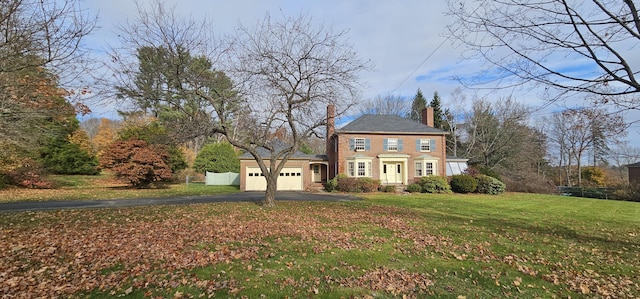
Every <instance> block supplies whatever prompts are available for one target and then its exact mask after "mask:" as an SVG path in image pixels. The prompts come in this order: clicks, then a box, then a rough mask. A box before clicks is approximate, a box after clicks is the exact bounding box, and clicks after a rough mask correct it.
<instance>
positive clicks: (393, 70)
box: [82, 0, 640, 145]
mask: <svg viewBox="0 0 640 299" xmlns="http://www.w3.org/2000/svg"><path fill="white" fill-rule="evenodd" d="M150 2H151V1H149V0H139V3H141V4H143V5H148V3H150ZM163 2H164V3H165V4H166V5H169V6H173V5H176V6H177V10H178V12H180V13H183V14H185V15H191V16H193V17H195V18H201V17H205V16H206V17H207V18H209V20H211V21H212V22H213V25H214V27H215V28H214V32H217V33H219V34H230V33H232V32H233V30H234V29H235V28H237V27H238V25H239V24H243V25H248V26H251V25H253V24H255V22H256V21H257V20H259V19H262V18H263V17H264V16H265V14H266V13H270V14H271V16H272V17H274V18H275V17H278V16H281V15H283V14H284V15H294V16H295V15H299V14H300V13H305V14H308V15H310V16H311V17H312V18H313V20H314V21H315V22H317V23H318V24H323V25H324V26H330V27H333V28H334V29H335V30H342V29H348V30H349V33H348V37H349V42H350V43H351V44H352V45H353V46H354V49H355V50H356V52H357V53H358V54H359V55H360V58H361V59H363V60H371V62H372V63H373V64H374V70H373V71H371V72H367V73H363V74H362V81H363V82H365V84H366V89H365V90H364V91H363V98H364V99H372V98H375V97H376V96H384V95H389V94H392V95H399V96H404V97H407V98H412V97H413V95H415V93H416V91H417V89H418V88H419V89H421V90H422V92H423V94H424V95H425V97H426V98H427V99H428V100H429V99H431V97H432V96H433V93H434V92H435V91H437V92H438V93H439V94H440V97H441V99H442V101H443V105H445V106H447V105H453V104H454V103H452V102H451V100H450V98H451V92H452V91H453V90H454V89H455V88H456V87H460V86H461V85H460V84H459V82H458V81H457V80H455V78H454V77H456V76H458V77H462V78H470V77H471V76H475V75H477V73H478V72H484V73H485V74H486V75H487V77H485V78H483V79H489V78H491V76H494V75H495V74H496V72H495V70H490V69H486V66H484V65H483V63H482V62H480V61H461V60H460V54H461V51H462V49H460V48H459V47H456V46H454V45H453V44H452V43H451V41H448V40H447V38H446V37H445V26H446V25H447V24H448V21H449V19H448V17H447V16H445V14H444V12H445V10H446V3H445V1H442V0H441V1H424V0H402V1H363V0H360V1H357V0H356V1H344V0H321V1H320V0H310V1H293V0H234V1H221V0H213V1H199V0H164V1H163ZM82 5H83V7H84V8H86V9H87V10H88V12H89V13H95V14H98V15H99V26H100V27H101V28H100V30H98V31H97V32H96V33H95V34H93V35H92V36H91V37H90V39H89V40H88V41H87V43H88V45H89V46H90V47H91V48H93V49H94V50H95V52H96V53H104V50H105V49H106V48H107V47H108V45H117V43H118V39H117V34H118V32H117V30H116V25H117V24H122V23H124V22H126V21H127V20H132V19H133V18H135V16H136V13H137V11H136V6H135V2H134V1H132V0H110V1H95V0H85V1H83V2H82ZM563 63H564V62H563ZM562 67H563V68H567V69H570V70H571V71H585V70H584V69H583V68H582V66H580V65H578V64H572V65H563V66H562ZM587 71H588V70H587ZM483 92H487V91H483V90H479V91H478V90H464V93H465V94H466V95H467V98H471V97H472V96H473V94H474V93H480V94H481V95H482V94H483ZM507 94H510V95H512V96H513V97H515V98H516V99H518V100H520V101H523V102H525V103H526V104H527V105H529V106H531V107H533V108H538V107H542V106H543V104H544V103H543V102H542V101H541V100H540V99H539V94H540V92H539V91H537V90H535V89H533V90H531V89H525V88H523V89H518V90H509V91H504V92H503V95H507ZM500 95H501V92H498V93H495V92H493V94H492V96H493V97H498V96H500ZM92 108H93V109H94V111H95V113H94V115H92V116H95V117H102V116H108V115H112V114H113V109H112V108H110V107H98V106H94V107H92ZM558 109H559V108H558V107H554V106H553V105H552V106H550V107H547V108H545V109H543V110H541V111H538V112H536V115H545V114H547V113H551V112H552V111H556V110H558ZM630 117H631V118H635V119H640V117H635V116H634V115H631V116H630ZM638 131H639V130H638V129H637V128H636V129H632V130H631V131H630V132H629V133H630V134H629V136H630V137H629V139H632V140H639V139H640V138H639V137H638V136H639V132H638ZM638 145H640V141H638Z"/></svg>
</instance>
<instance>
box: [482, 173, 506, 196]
mask: <svg viewBox="0 0 640 299" xmlns="http://www.w3.org/2000/svg"><path fill="white" fill-rule="evenodd" d="M475 179H476V181H477V182H478V187H477V188H476V192H478V193H484V194H494V195H495V194H500V193H502V192H504V190H505V189H506V188H507V186H506V185H505V184H504V183H503V182H501V181H500V180H498V179H496V178H495V177H490V176H488V175H484V174H479V175H477V176H475Z"/></svg>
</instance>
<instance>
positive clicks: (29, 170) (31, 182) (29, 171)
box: [4, 158, 53, 189]
mask: <svg viewBox="0 0 640 299" xmlns="http://www.w3.org/2000/svg"><path fill="white" fill-rule="evenodd" d="M4 180H6V182H7V183H8V184H11V185H14V186H20V187H25V188H31V189H49V188H53V184H52V183H51V182H50V181H48V180H46V179H45V177H44V170H43V168H42V167H41V165H40V164H39V163H38V161H35V160H33V159H29V158H27V159H24V160H23V161H22V162H21V163H20V166H18V167H16V168H15V169H13V170H11V171H9V172H8V173H7V174H6V175H5V176H4Z"/></svg>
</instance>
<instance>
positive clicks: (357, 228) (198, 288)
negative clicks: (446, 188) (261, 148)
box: [0, 193, 640, 298]
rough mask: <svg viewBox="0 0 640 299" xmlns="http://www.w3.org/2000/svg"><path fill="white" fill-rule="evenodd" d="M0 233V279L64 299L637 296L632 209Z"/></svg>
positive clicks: (360, 208) (511, 207) (238, 209)
mask: <svg viewBox="0 0 640 299" xmlns="http://www.w3.org/2000/svg"><path fill="white" fill-rule="evenodd" d="M0 229H1V230H0V252H4V253H7V254H6V255H2V256H1V257H2V258H1V259H0V262H1V264H0V269H13V270H10V273H8V274H7V275H9V276H7V277H17V278H21V279H23V280H20V281H19V282H23V283H24V284H18V285H19V286H23V285H24V286H28V285H29V284H28V282H29V281H38V282H43V283H45V284H44V285H47V286H51V288H56V287H60V286H65V283H67V284H68V283H69V281H73V282H74V283H73V284H70V285H69V286H68V288H67V289H65V288H62V289H63V290H66V291H68V293H65V294H67V295H65V296H64V297H69V296H70V297H89V298H102V297H117V296H122V297H124V298H145V297H183V298H188V297H190V296H191V297H195V298H198V297H201V296H202V297H205V298H206V297H215V298H227V297H231V298H241V297H245V298H261V297H263V298H284V297H289V298H341V297H344V298H350V297H358V298H371V297H373V298H396V297H402V296H403V295H406V296H407V297H408V298H424V297H429V298H456V297H458V296H465V297H466V298H553V297H556V298H567V297H571V298H594V297H595V298H598V297H614V298H635V297H639V296H640V285H639V284H638V281H640V204H639V203H634V202H621V201H606V200H594V199H584V198H570V197H561V196H550V195H535V194H515V193H508V194H503V195H499V196H486V195H456V194H451V195H427V194H414V195H393V194H373V195H364V196H363V200H361V201H352V202H278V203H277V206H276V207H275V208H264V207H262V206H260V205H258V204H254V203H224V204H199V205H185V206H161V207H138V208H128V209H113V210H109V209H106V210H89V211H56V212H31V213H17V214H2V215H0ZM47 252H51V254H47ZM52 257H55V258H54V259H52ZM69 265H72V266H69ZM43 266H46V268H43ZM42 269H44V270H42ZM42 271H44V272H42ZM61 273H63V274H64V275H61ZM92 273H93V274H92ZM87 275H88V276H87ZM29 279H32V280H29ZM65 279H68V280H65ZM92 281H97V282H99V283H97V284H95V285H94V284H91V283H90V282H92ZM4 283H8V282H4ZM40 285H43V284H40ZM83 285H85V286H86V288H82V287H81V286H83ZM100 285H102V287H99V286H100ZM5 286H6V284H5V285H3V282H0V289H5V288H4V287H5ZM6 289H8V290H11V292H13V295H19V294H21V293H20V290H21V288H20V287H16V288H6ZM25 290H29V292H35V293H34V294H35V295H37V294H38V290H39V289H38V287H36V288H35V289H28V288H26V287H25ZM22 294H25V293H22ZM43 294H46V295H48V296H51V295H52V294H53V293H46V292H44V293H43ZM69 294H70V295H69ZM9 295H11V294H9Z"/></svg>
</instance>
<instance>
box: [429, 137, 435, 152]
mask: <svg viewBox="0 0 640 299" xmlns="http://www.w3.org/2000/svg"><path fill="white" fill-rule="evenodd" d="M430 150H431V151H432V152H435V151H436V140H435V139H431V146H430Z"/></svg>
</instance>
